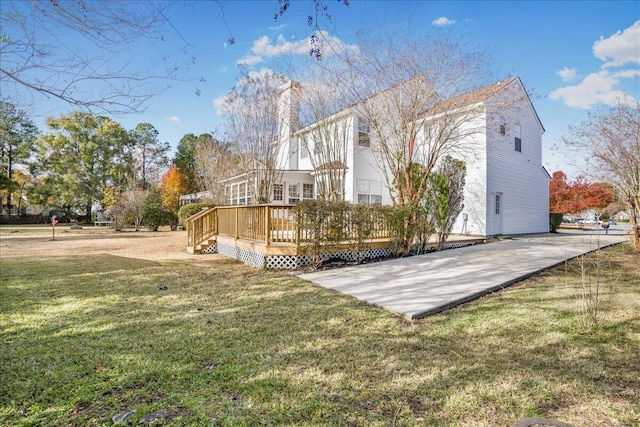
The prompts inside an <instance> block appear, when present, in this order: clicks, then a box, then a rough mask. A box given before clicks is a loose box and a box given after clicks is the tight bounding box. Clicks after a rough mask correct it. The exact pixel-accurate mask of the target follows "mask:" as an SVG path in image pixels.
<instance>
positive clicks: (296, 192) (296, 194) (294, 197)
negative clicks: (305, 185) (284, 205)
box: [289, 184, 300, 203]
mask: <svg viewBox="0 0 640 427" xmlns="http://www.w3.org/2000/svg"><path fill="white" fill-rule="evenodd" d="M299 201H300V186H299V185H298V184H289V203H298V202H299Z"/></svg>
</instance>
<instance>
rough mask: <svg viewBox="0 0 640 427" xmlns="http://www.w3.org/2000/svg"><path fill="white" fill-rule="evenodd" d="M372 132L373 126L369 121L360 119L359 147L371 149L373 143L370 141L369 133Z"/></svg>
mask: <svg viewBox="0 0 640 427" xmlns="http://www.w3.org/2000/svg"><path fill="white" fill-rule="evenodd" d="M370 132H371V126H369V122H368V121H367V119H365V118H362V117H358V145H360V146H362V147H369V145H370V144H371V142H370V141H369V133H370Z"/></svg>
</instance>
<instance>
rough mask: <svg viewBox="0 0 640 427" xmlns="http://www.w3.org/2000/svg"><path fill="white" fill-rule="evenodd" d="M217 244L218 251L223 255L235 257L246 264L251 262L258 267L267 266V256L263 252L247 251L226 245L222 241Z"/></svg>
mask: <svg viewBox="0 0 640 427" xmlns="http://www.w3.org/2000/svg"><path fill="white" fill-rule="evenodd" d="M217 246H218V253H219V254H221V255H225V256H228V257H231V258H235V259H237V260H239V261H242V262H244V263H245V264H249V265H251V266H254V267H257V268H264V266H265V257H264V255H263V254H258V253H255V252H251V251H247V250H244V249H240V248H237V247H235V246H230V245H225V244H224V243H221V242H218V243H217Z"/></svg>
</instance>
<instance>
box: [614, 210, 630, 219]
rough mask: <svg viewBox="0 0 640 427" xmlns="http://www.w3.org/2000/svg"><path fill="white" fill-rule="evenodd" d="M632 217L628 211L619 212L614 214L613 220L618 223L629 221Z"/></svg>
mask: <svg viewBox="0 0 640 427" xmlns="http://www.w3.org/2000/svg"><path fill="white" fill-rule="evenodd" d="M630 217H631V216H630V215H629V214H628V213H627V211H618V212H616V213H614V214H613V218H614V219H616V220H618V221H629V218H630Z"/></svg>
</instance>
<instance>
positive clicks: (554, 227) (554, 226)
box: [549, 212, 562, 233]
mask: <svg viewBox="0 0 640 427" xmlns="http://www.w3.org/2000/svg"><path fill="white" fill-rule="evenodd" d="M561 223H562V214H561V213H555V212H550V213H549V231H550V232H551V233H557V232H558V227H560V224H561Z"/></svg>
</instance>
